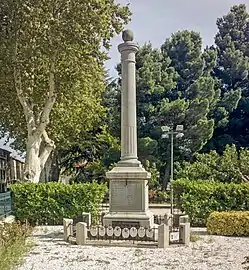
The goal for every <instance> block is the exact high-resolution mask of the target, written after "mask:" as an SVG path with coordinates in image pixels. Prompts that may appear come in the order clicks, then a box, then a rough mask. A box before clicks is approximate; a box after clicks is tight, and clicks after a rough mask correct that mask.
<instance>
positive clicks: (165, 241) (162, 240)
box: [158, 224, 169, 248]
mask: <svg viewBox="0 0 249 270" xmlns="http://www.w3.org/2000/svg"><path fill="white" fill-rule="evenodd" d="M168 246H169V226H168V225H165V224H161V225H159V226H158V247H159V248H167V247H168Z"/></svg>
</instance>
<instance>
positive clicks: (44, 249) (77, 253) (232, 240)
mask: <svg viewBox="0 0 249 270" xmlns="http://www.w3.org/2000/svg"><path fill="white" fill-rule="evenodd" d="M60 232H62V227H39V228H37V229H36V231H35V232H34V241H35V246H34V247H33V248H32V250H31V251H30V253H29V254H27V256H26V257H25V259H24V263H23V265H22V266H19V267H18V270H31V269H32V270H84V269H86V270H105V269H106V270H131V269H134V270H135V269H141V270H146V269H150V270H154V269H155V270H159V269H160V270H163V269H170V270H173V269H179V270H180V269H186V270H187V269H189V270H195V269H200V270H205V269H208V270H225V269H227V270H237V269H245V268H243V266H245V265H242V264H241V263H242V262H243V261H244V257H245V256H249V238H240V237H222V236H208V235H202V236H200V237H201V239H200V240H198V241H196V242H191V244H190V245H189V246H176V245H172V246H170V247H169V248H167V249H165V250H163V249H157V248H136V247H134V248H131V247H126V248H124V247H97V246H76V245H70V244H68V243H65V242H64V241H63V239H62V234H61V233H60ZM248 266H249V265H248Z"/></svg>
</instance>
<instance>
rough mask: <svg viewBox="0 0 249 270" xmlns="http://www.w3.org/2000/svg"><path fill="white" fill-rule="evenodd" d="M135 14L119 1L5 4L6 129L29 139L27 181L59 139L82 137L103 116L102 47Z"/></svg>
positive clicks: (1, 120)
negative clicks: (131, 13)
mask: <svg viewBox="0 0 249 270" xmlns="http://www.w3.org/2000/svg"><path fill="white" fill-rule="evenodd" d="M129 15H130V13H129V10H128V8H127V7H122V6H120V5H118V4H115V2H114V0H102V1H96V0H91V1H66V0H58V1H52V0H48V1H30V0H24V1H21V0H17V1H14V2H13V1H10V0H3V1H1V3H0V21H1V26H0V55H1V62H0V65H1V71H0V91H1V95H0V104H1V105H0V106H1V110H0V126H1V131H2V133H6V132H8V134H9V136H11V137H14V138H19V139H26V150H27V158H26V171H28V173H27V177H28V178H31V179H32V178H34V177H36V179H37V176H34V174H35V173H34V171H38V170H39V169H41V167H43V165H44V162H45V161H46V158H47V156H48V155H47V154H48V153H49V152H50V151H51V148H53V145H54V143H53V140H54V141H55V142H57V143H62V144H65V143H68V141H69V140H71V139H72V137H73V139H76V138H77V137H78V136H79V135H80V134H81V133H82V132H83V131H85V132H87V131H88V130H90V129H92V127H93V124H94V123H96V121H97V120H98V119H99V117H100V116H101V114H102V113H103V108H102V106H101V104H100V103H101V99H100V97H101V92H102V91H103V89H104V70H103V61H104V60H105V59H106V53H105V52H103V49H102V48H103V47H104V48H106V49H108V48H109V45H110V39H111V38H112V37H113V36H114V35H115V34H116V33H119V32H120V31H121V30H122V26H123V24H124V23H126V22H127V21H128V18H129ZM49 137H50V138H49ZM52 139H53V140H52ZM48 147H50V148H48ZM34 154H35V155H36V161H35V163H36V164H37V163H39V164H38V167H39V168H38V167H37V165H35V164H34V162H32V160H34V159H35V158H34ZM31 156H32V158H31ZM43 157H44V159H43V160H42V162H41V159H42V158H43ZM45 157H46V158H45ZM37 158H39V159H38V160H37ZM38 161H39V162H38ZM31 171H33V172H32V173H31Z"/></svg>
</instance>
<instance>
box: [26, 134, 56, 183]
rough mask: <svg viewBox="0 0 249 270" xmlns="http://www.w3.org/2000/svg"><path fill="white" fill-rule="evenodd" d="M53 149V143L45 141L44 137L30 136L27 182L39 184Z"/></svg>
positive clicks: (28, 141) (27, 156)
mask: <svg viewBox="0 0 249 270" xmlns="http://www.w3.org/2000/svg"><path fill="white" fill-rule="evenodd" d="M47 139H48V138H46V140H47ZM42 144H43V145H42ZM41 145H42V147H41ZM41 149H42V151H41ZM53 149H54V144H53V142H52V141H51V140H47V141H45V138H44V135H43V136H39V134H33V135H30V136H28V140H27V153H26V160H25V170H24V180H25V181H28V182H32V183H38V182H39V180H40V174H41V171H42V170H43V168H44V166H45V163H46V161H47V159H48V157H49V155H50V153H51V151H52V150H53Z"/></svg>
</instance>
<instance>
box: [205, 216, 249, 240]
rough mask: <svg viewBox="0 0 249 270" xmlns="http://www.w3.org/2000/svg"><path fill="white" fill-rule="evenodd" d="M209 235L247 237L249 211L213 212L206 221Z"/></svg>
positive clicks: (248, 232)
mask: <svg viewBox="0 0 249 270" xmlns="http://www.w3.org/2000/svg"><path fill="white" fill-rule="evenodd" d="M207 231H208V233H210V234H218V235H225V236H249V211H230V212H213V213H211V214H210V215H209V217H208V219H207Z"/></svg>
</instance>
